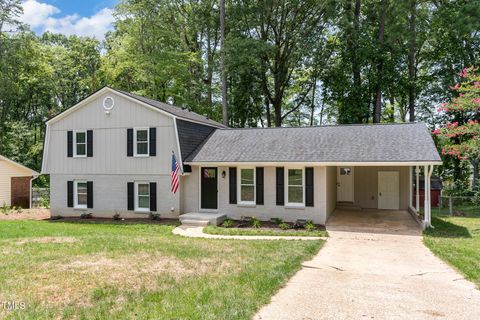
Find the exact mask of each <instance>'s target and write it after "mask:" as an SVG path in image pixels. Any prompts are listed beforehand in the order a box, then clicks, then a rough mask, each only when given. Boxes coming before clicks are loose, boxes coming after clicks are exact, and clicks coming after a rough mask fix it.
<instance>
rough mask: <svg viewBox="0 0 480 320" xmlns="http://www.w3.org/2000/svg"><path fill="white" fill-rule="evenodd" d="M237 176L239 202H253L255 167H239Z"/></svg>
mask: <svg viewBox="0 0 480 320" xmlns="http://www.w3.org/2000/svg"><path fill="white" fill-rule="evenodd" d="M239 176H240V177H239V178H240V179H238V180H239V184H240V187H239V193H240V194H239V199H240V201H239V203H240V204H255V168H240V170H239Z"/></svg>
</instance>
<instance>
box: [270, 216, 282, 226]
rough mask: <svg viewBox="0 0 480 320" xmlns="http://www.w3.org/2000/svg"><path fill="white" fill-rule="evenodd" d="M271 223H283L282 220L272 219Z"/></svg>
mask: <svg viewBox="0 0 480 320" xmlns="http://www.w3.org/2000/svg"><path fill="white" fill-rule="evenodd" d="M272 222H273V223H275V224H276V225H279V224H280V223H282V222H283V220H282V219H280V218H272Z"/></svg>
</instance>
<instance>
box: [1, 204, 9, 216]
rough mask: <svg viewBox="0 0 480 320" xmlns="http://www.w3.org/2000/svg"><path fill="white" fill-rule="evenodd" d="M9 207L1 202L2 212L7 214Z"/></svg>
mask: <svg viewBox="0 0 480 320" xmlns="http://www.w3.org/2000/svg"><path fill="white" fill-rule="evenodd" d="M10 210H11V208H10V206H7V205H6V204H5V203H4V204H3V206H2V207H1V208H0V211H1V212H2V213H3V214H8V213H9V212H10Z"/></svg>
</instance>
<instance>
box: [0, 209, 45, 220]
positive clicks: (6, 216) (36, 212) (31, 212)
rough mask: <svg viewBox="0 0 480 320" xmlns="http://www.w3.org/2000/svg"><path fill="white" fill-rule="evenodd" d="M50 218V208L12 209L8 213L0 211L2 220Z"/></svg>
mask: <svg viewBox="0 0 480 320" xmlns="http://www.w3.org/2000/svg"><path fill="white" fill-rule="evenodd" d="M47 219H50V209H44V208H34V209H23V210H22V211H20V212H19V211H16V210H11V211H9V212H8V213H3V212H2V213H0V221H2V220H47Z"/></svg>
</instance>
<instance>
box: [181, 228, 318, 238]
mask: <svg viewBox="0 0 480 320" xmlns="http://www.w3.org/2000/svg"><path fill="white" fill-rule="evenodd" d="M203 228H204V227H197V226H179V227H176V228H175V229H173V231H172V232H173V234H176V235H179V236H184V237H190V238H205V239H235V240H326V238H324V237H297V236H228V235H218V234H208V233H204V232H203Z"/></svg>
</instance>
